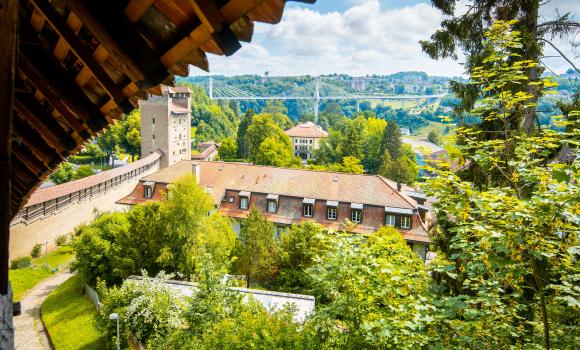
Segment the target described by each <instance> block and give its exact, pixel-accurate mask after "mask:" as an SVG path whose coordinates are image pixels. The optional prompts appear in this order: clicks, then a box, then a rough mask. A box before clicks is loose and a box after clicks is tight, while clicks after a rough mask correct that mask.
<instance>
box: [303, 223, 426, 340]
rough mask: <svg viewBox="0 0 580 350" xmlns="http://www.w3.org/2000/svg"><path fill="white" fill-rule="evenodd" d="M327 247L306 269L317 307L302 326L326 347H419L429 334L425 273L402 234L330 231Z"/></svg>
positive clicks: (395, 231)
mask: <svg viewBox="0 0 580 350" xmlns="http://www.w3.org/2000/svg"><path fill="white" fill-rule="evenodd" d="M327 239H328V240H329V242H328V247H329V249H328V250H327V251H326V253H325V254H324V255H323V256H322V257H321V258H320V259H317V263H316V264H315V265H314V266H312V267H311V268H310V269H309V270H308V272H309V274H310V276H311V279H312V283H313V286H314V290H315V292H316V296H317V298H316V300H317V305H316V312H315V314H314V316H313V317H312V318H311V319H310V320H309V321H308V322H307V324H306V328H307V329H308V330H310V332H311V333H312V336H313V337H314V338H315V339H316V340H317V342H318V343H319V346H320V347H323V348H330V349H336V348H339V349H342V348H347V349H386V348H394V349H417V348H422V347H425V346H426V345H427V344H428V342H429V340H430V337H429V336H428V335H427V330H428V328H429V325H430V322H431V316H430V314H431V312H432V306H431V305H430V302H429V298H428V281H429V278H428V274H427V272H426V269H425V266H424V264H423V262H422V261H421V259H420V258H419V257H418V256H417V255H416V254H415V253H413V252H412V251H411V250H410V249H409V247H408V246H407V244H406V243H405V241H404V240H403V238H402V237H401V234H400V233H399V232H398V231H397V230H395V229H393V228H381V229H380V230H379V231H377V232H375V233H374V234H372V235H371V236H369V237H368V240H366V242H365V241H364V240H363V239H362V237H360V236H356V235H355V236H352V235H342V234H338V235H333V236H328V238H327Z"/></svg>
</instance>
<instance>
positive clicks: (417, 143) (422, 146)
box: [403, 137, 447, 176]
mask: <svg viewBox="0 0 580 350" xmlns="http://www.w3.org/2000/svg"><path fill="white" fill-rule="evenodd" d="M403 143H405V144H407V145H409V146H411V149H413V152H414V153H415V159H416V161H417V165H419V166H422V165H425V164H426V163H429V162H431V161H433V160H436V159H443V158H444V157H446V156H447V152H446V151H445V148H443V147H441V146H439V145H436V144H434V143H433V142H430V141H427V140H417V139H413V138H410V137H403ZM419 175H420V176H425V175H429V174H427V173H426V172H425V170H423V169H420V170H419Z"/></svg>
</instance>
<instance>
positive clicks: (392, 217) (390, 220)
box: [385, 214, 395, 226]
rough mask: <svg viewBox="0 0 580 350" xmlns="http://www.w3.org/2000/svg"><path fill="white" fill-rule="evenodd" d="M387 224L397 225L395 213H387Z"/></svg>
mask: <svg viewBox="0 0 580 350" xmlns="http://www.w3.org/2000/svg"><path fill="white" fill-rule="evenodd" d="M385 225H387V226H395V215H391V214H387V216H386V218H385Z"/></svg>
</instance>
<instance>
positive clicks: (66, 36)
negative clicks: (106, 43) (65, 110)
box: [32, 0, 133, 113]
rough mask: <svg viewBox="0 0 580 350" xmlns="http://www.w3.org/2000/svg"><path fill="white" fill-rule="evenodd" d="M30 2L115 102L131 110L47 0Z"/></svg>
mask: <svg viewBox="0 0 580 350" xmlns="http://www.w3.org/2000/svg"><path fill="white" fill-rule="evenodd" d="M32 2H33V3H34V4H35V5H36V6H37V7H38V9H39V10H40V12H41V13H42V14H43V16H44V17H45V18H46V20H47V21H48V22H49V23H50V24H51V25H52V26H53V27H54V29H55V30H56V32H57V33H58V34H59V35H60V36H61V37H62V39H63V40H64V41H65V42H66V43H67V44H68V46H69V47H70V48H71V50H72V51H73V52H74V54H75V55H76V56H77V57H78V58H79V60H80V61H81V62H82V63H83V65H84V66H85V67H86V68H87V69H88V70H89V71H90V72H91V74H92V75H93V76H94V77H95V79H97V81H98V82H99V83H100V84H101V85H102V87H103V89H104V90H105V91H106V92H107V93H108V94H109V96H111V98H112V99H113V100H114V101H115V103H116V104H117V105H118V106H120V107H121V108H122V109H123V111H124V112H125V113H129V112H131V111H132V110H133V106H132V105H131V103H130V102H129V101H128V100H127V96H125V94H124V93H123V91H122V90H121V88H119V87H118V86H117V85H116V84H115V83H114V82H113V80H112V79H111V77H109V75H108V74H107V72H105V70H104V69H103V67H102V66H101V64H100V63H99V62H97V60H96V59H95V57H94V56H93V53H92V52H91V51H90V50H89V49H88V48H87V47H86V46H85V45H84V44H83V43H82V41H81V40H80V39H79V37H77V36H76V35H75V33H74V32H73V31H72V30H71V28H70V27H69V26H68V24H67V23H66V22H65V20H64V19H63V18H62V17H61V16H60V15H59V14H58V13H57V12H56V10H55V9H54V7H52V5H51V4H49V3H48V1H47V0H33V1H32ZM71 16H74V14H71Z"/></svg>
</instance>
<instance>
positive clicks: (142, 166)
mask: <svg viewBox="0 0 580 350" xmlns="http://www.w3.org/2000/svg"><path fill="white" fill-rule="evenodd" d="M160 157H161V154H160V153H159V152H154V153H153V154H150V155H149V156H147V157H144V158H142V159H140V160H138V161H136V162H133V163H130V164H127V165H125V166H122V167H119V168H115V169H111V170H107V171H103V172H101V173H99V174H95V175H92V176H88V177H85V178H82V179H80V180H76V181H70V182H67V183H64V184H60V185H56V186H52V187H47V188H42V189H38V190H36V191H35V192H34V193H33V194H32V195H31V196H30V199H29V200H28V203H27V204H26V206H25V207H24V208H22V210H20V211H19V212H18V213H17V214H16V216H15V217H14V219H12V222H11V223H10V225H11V226H13V225H16V224H19V223H24V224H25V225H28V224H30V223H32V222H34V221H36V220H41V219H43V218H45V217H46V216H49V215H54V214H58V213H59V212H60V211H61V210H63V209H65V208H67V207H68V206H69V205H71V204H75V203H80V202H83V201H86V200H91V199H93V198H95V197H97V196H101V195H103V194H105V193H108V192H111V191H113V190H115V189H116V188H118V187H119V186H120V185H122V184H124V183H126V182H127V181H130V180H132V179H133V178H135V177H139V176H140V175H141V174H143V173H145V172H148V171H149V170H151V169H159V158H160Z"/></svg>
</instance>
